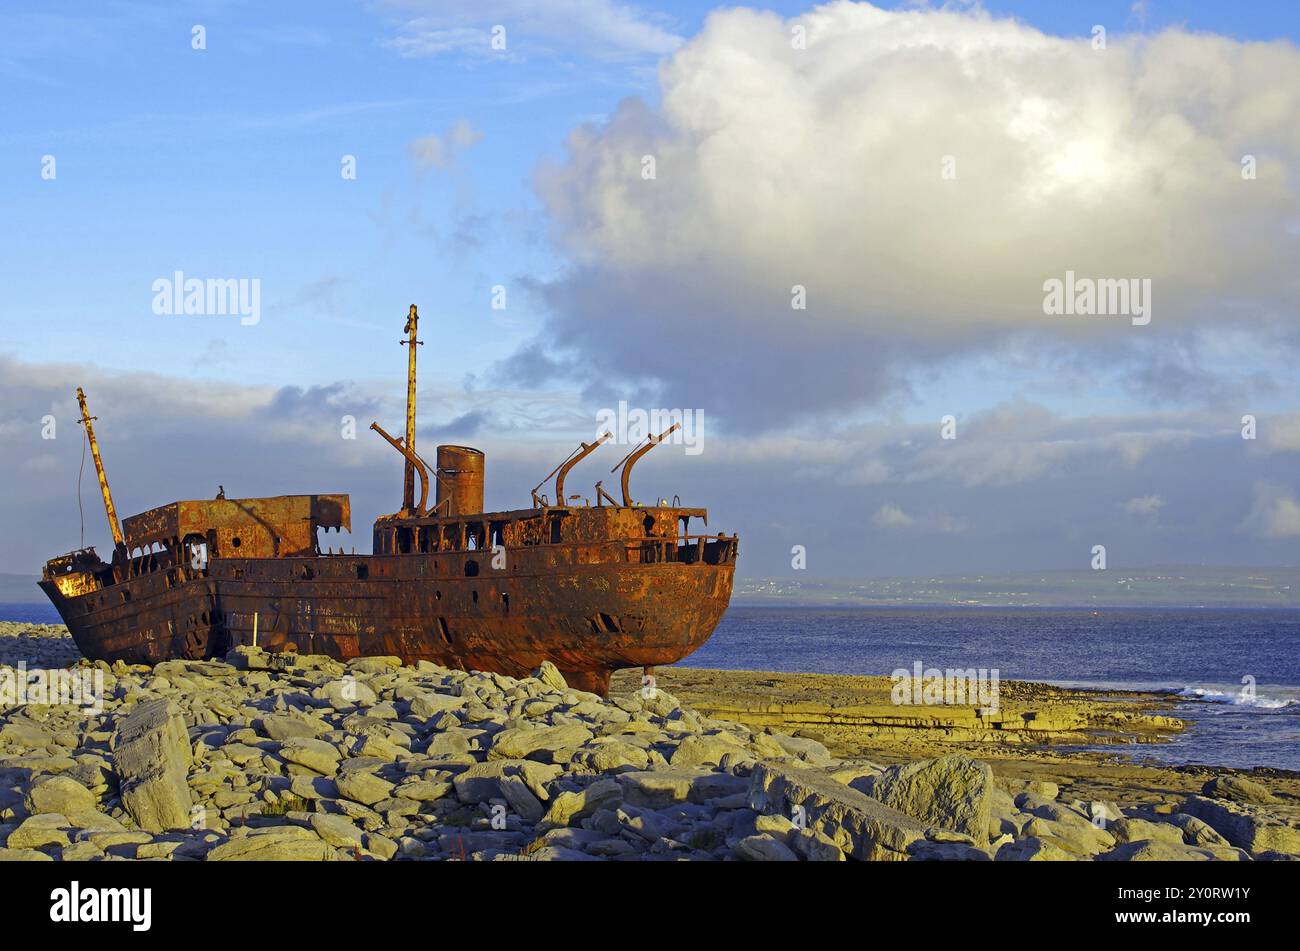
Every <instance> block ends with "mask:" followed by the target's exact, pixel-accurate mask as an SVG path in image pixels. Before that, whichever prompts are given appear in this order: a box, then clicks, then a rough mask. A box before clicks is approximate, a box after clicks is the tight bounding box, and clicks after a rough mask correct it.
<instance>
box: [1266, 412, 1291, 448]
mask: <svg viewBox="0 0 1300 951" xmlns="http://www.w3.org/2000/svg"><path fill="white" fill-rule="evenodd" d="M1258 430H1259V434H1260V435H1261V436H1263V439H1262V440H1261V441H1262V442H1263V443H1264V446H1265V448H1267V449H1268V450H1270V451H1272V452H1300V413H1286V414H1282V415H1279V416H1271V417H1270V416H1266V417H1264V418H1262V419H1261V420H1260V421H1259V423H1258Z"/></svg>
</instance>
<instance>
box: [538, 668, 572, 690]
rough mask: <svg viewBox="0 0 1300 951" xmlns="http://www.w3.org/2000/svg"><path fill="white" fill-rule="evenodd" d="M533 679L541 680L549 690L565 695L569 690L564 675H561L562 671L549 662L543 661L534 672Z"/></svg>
mask: <svg viewBox="0 0 1300 951" xmlns="http://www.w3.org/2000/svg"><path fill="white" fill-rule="evenodd" d="M533 678H534V679H536V680H540V681H541V682H542V683H544V684H545V685H546V687H547V689H549V690H555V691H557V692H559V693H564V692H565V691H567V690H568V689H569V685H568V684H567V683H566V682H565V680H564V674H562V673H560V669H559V668H558V667H556V666H555V665H554V664H552V663H551V662H550V661H549V660H544V661H542V665H541V666H540V667H538V668H537V669H536V670H534V671H533Z"/></svg>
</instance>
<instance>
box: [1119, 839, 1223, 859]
mask: <svg viewBox="0 0 1300 951" xmlns="http://www.w3.org/2000/svg"><path fill="white" fill-rule="evenodd" d="M1212 858H1214V854H1213V853H1212V852H1209V851H1208V850H1206V849H1198V848H1194V847H1192V846H1190V845H1183V844H1182V843H1181V842H1169V841H1166V840H1164V839H1139V840H1137V841H1133V842H1126V843H1124V844H1123V845H1118V846H1116V847H1115V848H1114V849H1112V850H1111V851H1109V852H1106V853H1105V854H1103V855H1099V856H1097V861H1098V862H1208V861H1210V860H1211V859H1212Z"/></svg>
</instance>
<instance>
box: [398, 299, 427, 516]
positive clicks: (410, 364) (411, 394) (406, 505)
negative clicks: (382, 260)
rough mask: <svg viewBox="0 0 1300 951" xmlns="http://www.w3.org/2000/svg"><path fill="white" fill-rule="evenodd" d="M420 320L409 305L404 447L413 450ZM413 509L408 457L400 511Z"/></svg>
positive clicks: (411, 468)
mask: <svg viewBox="0 0 1300 951" xmlns="http://www.w3.org/2000/svg"><path fill="white" fill-rule="evenodd" d="M419 322H420V315H419V313H417V312H416V309H415V305H414V304H412V305H411V313H410V315H409V316H407V318H406V328H405V330H406V333H407V334H408V335H409V336H408V339H406V340H403V341H402V343H403V344H404V345H405V346H407V347H410V352H409V353H407V355H406V448H407V449H409V450H410V451H411V452H415V348H416V347H417V346H422V345H423V341H420V340H416V339H415V331H416V327H417V325H418V324H419ZM414 510H415V464H414V463H412V462H411V460H410V459H407V460H406V473H405V477H404V479H403V481H402V511H404V512H408V513H409V512H413V511H414Z"/></svg>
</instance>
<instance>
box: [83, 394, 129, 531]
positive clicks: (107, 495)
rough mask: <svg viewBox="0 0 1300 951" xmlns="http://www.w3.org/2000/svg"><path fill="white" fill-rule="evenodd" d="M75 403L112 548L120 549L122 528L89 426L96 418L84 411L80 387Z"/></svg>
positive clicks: (93, 435) (92, 430) (92, 431)
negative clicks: (93, 470)
mask: <svg viewBox="0 0 1300 951" xmlns="http://www.w3.org/2000/svg"><path fill="white" fill-rule="evenodd" d="M77 403H78V404H79V405H80V406H81V423H82V425H84V426H85V427H86V438H87V439H88V440H90V455H91V456H92V457H93V458H94V460H95V474H96V475H97V476H99V491H100V492H101V493H102V494H103V496H104V510H105V511H106V512H107V513H108V530H109V531H111V532H112V533H113V545H114V547H120V546H122V545H124V544H125V540H124V539H123V538H122V526H121V525H119V524H118V521H117V509H115V508H114V507H113V493H112V492H110V491H109V490H108V476H106V475H104V460H103V459H101V458H99V441H98V440H97V439H95V427H94V426H92V425H90V421H91V420H93V419H98V418H99V417H97V416H91V415H90V411H89V410H87V409H86V394H85V393H83V392H82V390H81V387H77Z"/></svg>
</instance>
